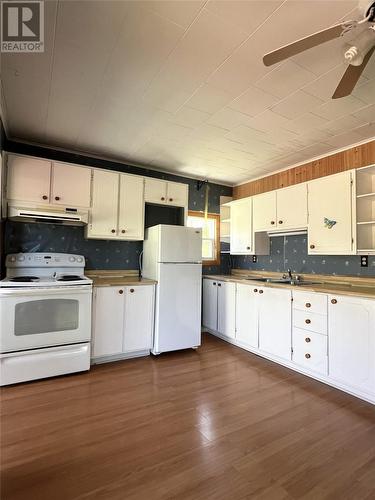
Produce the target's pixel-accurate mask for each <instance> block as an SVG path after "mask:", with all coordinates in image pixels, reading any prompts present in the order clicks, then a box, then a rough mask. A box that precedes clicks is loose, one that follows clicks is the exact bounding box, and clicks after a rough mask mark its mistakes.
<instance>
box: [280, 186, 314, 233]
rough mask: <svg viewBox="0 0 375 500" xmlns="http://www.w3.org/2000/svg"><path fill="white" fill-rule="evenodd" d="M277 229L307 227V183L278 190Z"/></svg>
mask: <svg viewBox="0 0 375 500" xmlns="http://www.w3.org/2000/svg"><path fill="white" fill-rule="evenodd" d="M276 201H277V203H276V205H277V229H301V228H305V227H307V184H305V183H303V184H296V185H295V186H290V187H287V188H285V189H280V190H278V191H276Z"/></svg>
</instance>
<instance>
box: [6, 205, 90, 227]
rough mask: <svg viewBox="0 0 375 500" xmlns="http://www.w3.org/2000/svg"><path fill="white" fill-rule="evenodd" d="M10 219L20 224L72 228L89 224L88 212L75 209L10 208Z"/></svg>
mask: <svg viewBox="0 0 375 500" xmlns="http://www.w3.org/2000/svg"><path fill="white" fill-rule="evenodd" d="M8 218H9V219H10V220H14V221H19V222H45V223H50V224H63V225H70V226H83V225H85V224H87V222H88V211H87V210H86V211H78V210H77V209H75V208H62V209H61V210H60V209H57V208H55V207H54V208H53V209H52V208H51V209H50V208H48V209H45V208H44V209H38V208H30V207H17V206H9V207H8Z"/></svg>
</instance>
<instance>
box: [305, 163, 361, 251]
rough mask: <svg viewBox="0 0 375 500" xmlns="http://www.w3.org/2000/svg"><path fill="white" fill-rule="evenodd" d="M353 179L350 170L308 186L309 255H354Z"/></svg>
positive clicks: (313, 182)
mask: <svg viewBox="0 0 375 500" xmlns="http://www.w3.org/2000/svg"><path fill="white" fill-rule="evenodd" d="M353 175H354V172H353V171H351V170H349V171H347V172H341V173H339V174H334V175H329V176H327V177H321V178H319V179H316V180H314V181H311V182H309V183H308V206H309V225H308V251H309V253H310V254H323V255H328V254H331V255H350V254H354V253H356V246H355V230H354V225H355V195H354V189H353Z"/></svg>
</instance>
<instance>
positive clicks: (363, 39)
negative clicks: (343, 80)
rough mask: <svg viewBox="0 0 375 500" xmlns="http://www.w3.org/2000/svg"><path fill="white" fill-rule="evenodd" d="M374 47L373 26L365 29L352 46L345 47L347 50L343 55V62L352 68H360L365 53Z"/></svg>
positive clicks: (374, 32) (374, 35)
mask: <svg viewBox="0 0 375 500" xmlns="http://www.w3.org/2000/svg"><path fill="white" fill-rule="evenodd" d="M374 45H375V30H374V26H371V27H370V28H368V29H366V30H365V31H364V32H363V33H361V35H360V36H359V37H358V38H357V39H356V40H355V42H354V44H353V45H347V46H346V48H347V50H346V51H345V53H344V59H345V62H346V63H348V64H351V65H352V66H360V65H361V64H362V63H363V60H364V58H365V56H366V54H367V52H368V51H369V50H370V49H371V48H372V47H373V46H374Z"/></svg>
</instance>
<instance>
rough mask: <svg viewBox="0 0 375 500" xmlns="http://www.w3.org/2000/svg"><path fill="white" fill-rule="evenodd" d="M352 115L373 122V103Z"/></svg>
mask: <svg viewBox="0 0 375 500" xmlns="http://www.w3.org/2000/svg"><path fill="white" fill-rule="evenodd" d="M354 116H355V117H356V118H358V119H359V120H361V121H363V122H372V123H375V104H370V105H369V106H365V107H364V108H362V109H359V110H358V111H356V112H355V113H354Z"/></svg>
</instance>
